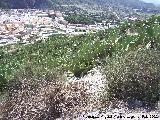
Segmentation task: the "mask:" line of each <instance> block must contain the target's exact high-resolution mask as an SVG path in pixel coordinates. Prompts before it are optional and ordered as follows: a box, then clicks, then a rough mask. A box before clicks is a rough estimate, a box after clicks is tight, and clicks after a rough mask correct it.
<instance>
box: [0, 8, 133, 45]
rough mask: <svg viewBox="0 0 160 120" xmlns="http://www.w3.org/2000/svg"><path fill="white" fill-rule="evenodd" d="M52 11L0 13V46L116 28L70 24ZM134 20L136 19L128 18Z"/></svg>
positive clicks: (18, 10)
mask: <svg viewBox="0 0 160 120" xmlns="http://www.w3.org/2000/svg"><path fill="white" fill-rule="evenodd" d="M64 16H65V13H62V12H60V11H54V10H37V9H27V10H25V9H11V10H1V12H0V46H4V45H8V44H15V43H19V44H31V43H34V42H35V41H39V40H45V39H46V38H49V36H51V35H56V34H65V35H80V34H86V33H92V32H96V31H98V30H105V29H108V28H110V27H115V26H117V25H116V24H115V23H113V22H112V23H107V24H106V21H102V23H95V24H92V25H91V24H90V25H88V24H87V25H86V24H71V23H69V22H68V21H66V20H65V19H64ZM130 19H133V20H136V18H130Z"/></svg>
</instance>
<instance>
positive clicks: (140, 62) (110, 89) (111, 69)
mask: <svg viewBox="0 0 160 120" xmlns="http://www.w3.org/2000/svg"><path fill="white" fill-rule="evenodd" d="M159 66H160V52H159V51H155V50H139V51H132V52H129V53H127V54H125V55H117V56H115V57H113V58H111V59H109V60H108V61H107V65H106V71H105V74H106V93H107V96H106V99H108V100H109V101H110V100H114V99H119V100H123V101H125V102H128V103H130V102H131V101H141V103H142V105H141V107H142V106H146V107H147V106H148V107H155V105H156V103H157V102H158V101H159V90H160V67H159ZM133 106H134V105H133Z"/></svg>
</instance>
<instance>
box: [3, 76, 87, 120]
mask: <svg viewBox="0 0 160 120" xmlns="http://www.w3.org/2000/svg"><path fill="white" fill-rule="evenodd" d="M38 78H41V79H38ZM55 78H56V80H55ZM18 79H19V82H17V84H14V85H13V84H12V85H11V89H10V90H9V97H8V100H6V101H5V103H4V106H3V109H2V115H3V120H13V119H14V120H24V119H26V120H55V119H56V118H59V117H66V116H68V117H76V115H77V114H78V113H79V112H81V111H83V110H84V109H85V108H86V107H87V105H88V100H89V94H87V92H86V91H87V88H86V87H85V86H86V85H85V84H84V83H83V82H73V83H67V82H64V81H63V80H64V78H63V77H62V76H58V77H57V75H53V74H52V75H51V74H48V75H47V77H46V76H45V77H37V78H36V77H35V76H33V77H32V78H30V79H26V78H25V77H24V76H23V75H22V76H21V77H19V78H18ZM83 108H84V109H83ZM64 119H65V118H64Z"/></svg>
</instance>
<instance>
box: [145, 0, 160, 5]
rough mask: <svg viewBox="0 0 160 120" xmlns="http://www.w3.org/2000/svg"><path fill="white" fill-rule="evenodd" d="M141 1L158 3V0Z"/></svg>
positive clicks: (159, 1) (159, 2) (159, 0)
mask: <svg viewBox="0 0 160 120" xmlns="http://www.w3.org/2000/svg"><path fill="white" fill-rule="evenodd" d="M143 1H145V2H150V3H154V4H160V0H143Z"/></svg>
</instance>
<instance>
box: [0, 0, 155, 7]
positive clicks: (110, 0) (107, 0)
mask: <svg viewBox="0 0 160 120" xmlns="http://www.w3.org/2000/svg"><path fill="white" fill-rule="evenodd" d="M63 4H69V5H70V4H88V5H95V4H96V5H102V6H105V5H107V6H108V5H109V6H110V7H112V6H117V5H119V6H124V7H130V8H150V7H154V5H153V4H150V3H145V2H143V1H140V0H89V1H88V0H1V1H0V7H2V8H52V7H54V6H61V5H63Z"/></svg>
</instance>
